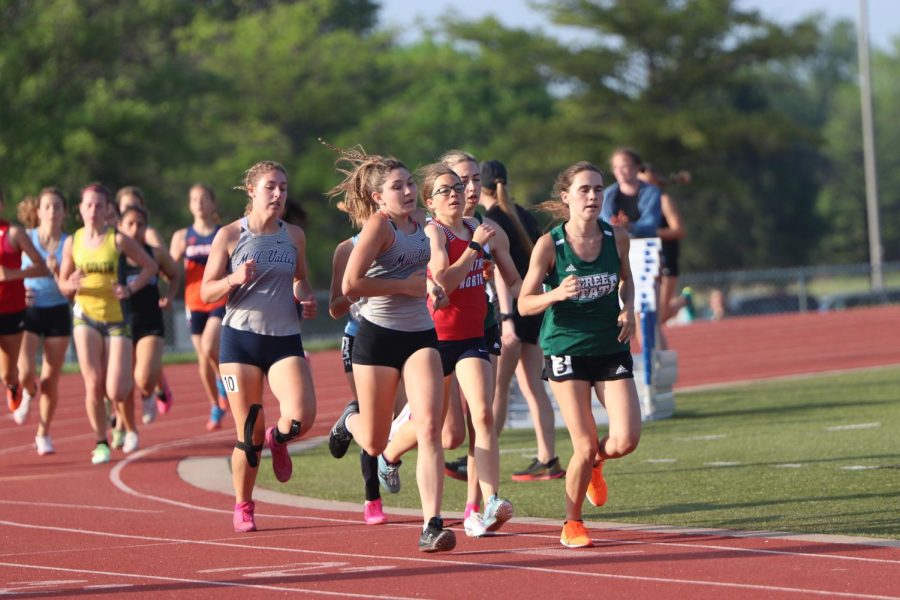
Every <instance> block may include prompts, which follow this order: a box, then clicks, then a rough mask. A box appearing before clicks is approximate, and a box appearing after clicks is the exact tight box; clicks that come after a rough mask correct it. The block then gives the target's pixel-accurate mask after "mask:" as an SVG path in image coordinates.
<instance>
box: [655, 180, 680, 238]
mask: <svg viewBox="0 0 900 600" xmlns="http://www.w3.org/2000/svg"><path fill="white" fill-rule="evenodd" d="M660 208H661V209H662V214H663V216H664V217H665V218H666V223H668V224H669V226H668V227H660V228H659V231H658V232H657V235H659V237H660V238H661V239H664V240H683V239H684V238H685V237H686V236H687V229H686V228H685V226H684V222H683V221H682V220H681V213H679V212H678V203H677V202H675V198H673V197H672V196H670V195H669V194H668V192H664V193H663V194H662V196H660Z"/></svg>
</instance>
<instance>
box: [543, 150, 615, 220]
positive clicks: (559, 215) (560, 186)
mask: <svg viewBox="0 0 900 600" xmlns="http://www.w3.org/2000/svg"><path fill="white" fill-rule="evenodd" d="M582 171H594V172H595V173H598V174H599V175H600V177H601V178H602V177H603V171H601V170H600V168H599V167H597V166H596V165H595V164H593V163H590V162H588V161H586V160H581V161H578V162H577V163H575V164H574V165H571V166H569V167H567V168H566V169H564V170H563V171H562V172H561V173H560V174H559V175H557V176H556V179H555V180H554V181H553V192H552V197H551V199H550V200H545V201H544V202H541V203H540V204H538V205H537V209H538V210H539V211H541V212H542V213H545V214H548V215H550V216H551V217H552V218H553V220H554V221H568V220H569V216H570V215H569V205H568V204H566V203H565V202H563V201H562V193H563V192H565V191H567V190H568V189H569V188H570V187H571V186H572V182H573V181H575V176H576V175H578V174H579V173H581V172H582Z"/></svg>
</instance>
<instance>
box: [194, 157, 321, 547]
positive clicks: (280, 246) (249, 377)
mask: <svg viewBox="0 0 900 600" xmlns="http://www.w3.org/2000/svg"><path fill="white" fill-rule="evenodd" d="M239 189H242V190H244V191H246V192H247V196H248V197H249V202H248V211H247V216H246V217H244V218H242V219H240V220H238V221H234V222H233V223H230V224H228V225H226V226H224V227H222V228H221V229H219V231H218V233H216V237H215V238H214V239H213V242H212V247H211V248H210V251H209V259H208V260H207V263H206V268H205V270H204V272H203V283H202V285H201V287H200V296H201V299H202V300H203V302H208V303H213V302H217V301H219V300H221V299H222V298H223V297H225V296H227V297H228V301H227V303H226V306H225V318H224V320H223V324H222V341H221V343H220V349H219V372H220V373H221V374H222V382H223V383H224V385H225V390H226V392H227V394H228V403H229V404H230V405H231V411H232V414H233V415H234V424H235V427H236V428H237V443H235V449H234V451H233V452H232V454H231V472H232V482H233V484H234V493H235V506H234V518H233V524H234V530H235V531H237V532H247V531H255V530H256V520H255V517H254V508H255V505H254V503H253V486H254V485H255V483H256V473H257V471H256V469H257V467H258V466H259V456H260V452H262V449H263V440H265V443H266V445H268V446H269V448H270V449H271V450H272V469H273V470H274V471H275V477H276V478H277V479H278V480H279V481H282V482H283V481H287V480H288V479H290V477H291V471H292V466H291V458H290V455H289V454H288V451H287V443H288V442H289V441H291V440H292V439H295V438H298V437H299V436H301V435H303V434H304V433H306V432H307V431H309V429H310V428H311V427H312V425H313V422H314V421H315V418H316V398H315V393H314V392H313V384H312V376H311V375H310V371H309V364H308V363H307V361H306V357H305V356H304V353H303V342H302V341H301V339H300V322H299V320H298V318H297V310H296V308H295V305H294V297H295V295H298V293H299V292H300V290H302V289H304V288H303V286H304V280H305V279H306V277H307V275H306V236H305V235H304V233H303V230H302V229H300V228H299V227H297V226H296V225H290V224H287V223H284V222H282V221H281V219H280V217H281V214H282V212H283V211H284V203H285V201H286V199H287V174H286V172H285V170H284V167H282V166H281V165H280V164H278V163H275V162H268V161H267V162H260V163H257V164H255V165H253V166H252V167H250V169H248V170H247V172H246V174H245V175H244V184H243V186H241V187H240V188H239ZM298 297H299V296H298ZM302 303H303V305H304V315H303V316H304V317H311V316H313V314H314V312H315V303H314V301H313V300H312V299H310V298H309V297H308V296H306V294H304V297H303V299H302ZM264 377H265V378H267V379H268V381H269V387H270V388H271V390H272V393H273V394H274V395H275V398H276V399H277V400H278V405H279V409H280V411H279V418H278V420H277V422H276V424H275V425H273V426H271V427H269V428H268V429H266V428H265V418H264V416H263V406H262V392H263V378H264Z"/></svg>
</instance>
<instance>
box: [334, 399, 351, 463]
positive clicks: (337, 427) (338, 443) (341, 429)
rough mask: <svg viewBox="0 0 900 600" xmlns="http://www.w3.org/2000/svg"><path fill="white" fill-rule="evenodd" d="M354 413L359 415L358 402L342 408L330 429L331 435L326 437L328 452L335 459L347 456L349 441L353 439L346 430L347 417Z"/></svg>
mask: <svg viewBox="0 0 900 600" xmlns="http://www.w3.org/2000/svg"><path fill="white" fill-rule="evenodd" d="M355 413H359V402H357V401H356V400H353V401H352V402H350V403H349V404H347V406H345V407H344V412H342V413H341V416H340V417H338V420H337V421H335V423H334V426H333V427H332V428H331V433H330V434H329V435H328V451H329V452H331V455H332V456H333V457H335V458H343V456H344V455H345V454H347V448H349V447H350V440H352V439H353V435H352V434H351V433H350V431H349V430H348V429H347V417H349V416H350V415H352V414H355Z"/></svg>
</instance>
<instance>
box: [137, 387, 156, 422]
mask: <svg viewBox="0 0 900 600" xmlns="http://www.w3.org/2000/svg"><path fill="white" fill-rule="evenodd" d="M141 404H142V405H143V407H144V415H143V416H142V417H141V420H142V421H143V422H144V425H147V424H148V423H152V422H153V421H154V420H155V419H156V413H157V411H158V410H159V409H158V408H157V406H156V396H155V395H154V394H150V397H149V398H144V399H143V400H141Z"/></svg>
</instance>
